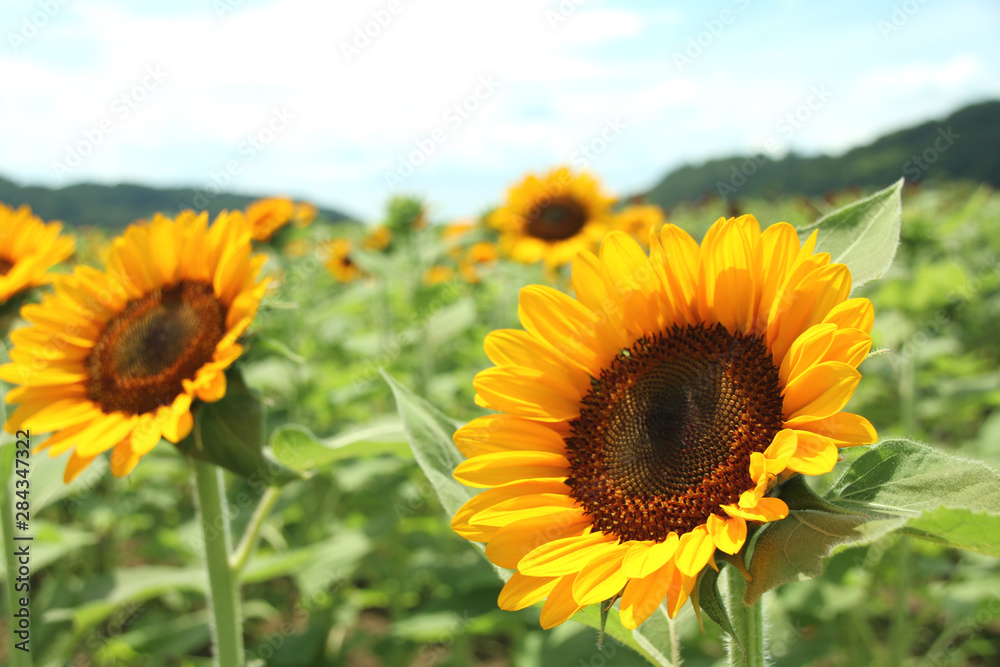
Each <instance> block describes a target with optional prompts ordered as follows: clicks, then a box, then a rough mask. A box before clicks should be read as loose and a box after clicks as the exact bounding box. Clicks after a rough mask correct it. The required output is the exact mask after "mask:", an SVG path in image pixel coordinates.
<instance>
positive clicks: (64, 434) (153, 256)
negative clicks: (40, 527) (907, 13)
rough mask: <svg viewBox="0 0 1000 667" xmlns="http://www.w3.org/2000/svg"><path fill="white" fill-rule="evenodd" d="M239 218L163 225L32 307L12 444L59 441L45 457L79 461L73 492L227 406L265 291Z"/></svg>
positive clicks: (18, 342) (12, 375)
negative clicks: (205, 409)
mask: <svg viewBox="0 0 1000 667" xmlns="http://www.w3.org/2000/svg"><path fill="white" fill-rule="evenodd" d="M250 253H251V248H250V228H249V226H248V225H247V223H246V220H245V218H244V217H243V215H242V214H241V213H230V214H223V215H220V216H219V217H218V218H216V220H215V222H214V223H213V224H212V225H211V227H209V226H208V216H207V214H205V213H202V214H200V215H199V214H195V213H193V212H191V211H186V212H183V213H181V214H180V215H178V216H177V218H176V219H172V218H167V217H165V216H162V215H156V216H155V217H154V218H153V220H152V221H151V222H150V223H149V224H148V225H137V226H132V227H130V228H129V229H128V230H126V231H125V233H124V234H123V235H122V236H120V237H118V238H117V239H115V240H114V242H113V244H112V248H111V251H110V253H109V256H108V261H107V268H106V269H105V270H104V271H99V270H97V269H93V268H90V267H86V266H78V267H77V268H76V269H75V271H74V272H73V274H72V275H68V276H61V277H59V278H58V279H57V280H56V281H55V285H54V286H55V293H54V294H50V295H47V296H46V297H45V299H44V300H43V301H42V303H41V304H38V305H28V306H25V307H24V309H23V310H22V315H23V317H24V318H25V319H26V320H28V322H30V323H31V326H29V327H26V328H23V329H18V330H16V331H14V332H13V333H12V334H11V341H12V342H13V343H14V349H13V350H12V351H11V363H9V364H6V365H4V366H2V367H0V378H3V379H4V380H6V381H7V382H10V383H13V384H15V385H19V386H17V387H16V388H14V389H12V390H11V391H10V392H8V394H7V396H6V401H7V402H8V403H16V404H18V407H17V409H16V410H15V411H14V412H13V414H11V415H10V418H9V419H8V421H7V429H8V430H9V431H10V432H14V431H17V430H19V429H29V430H31V431H32V432H33V433H36V434H41V433H45V432H52V435H51V436H50V437H49V438H48V439H47V440H46V441H45V442H44V443H42V444H41V446H40V447H39V449H48V450H49V455H50V456H53V457H55V456H59V455H60V454H63V453H65V452H67V451H72V454H71V455H70V458H69V461H68V463H67V464H66V470H65V474H64V478H65V480H66V481H67V482H68V481H70V480H72V479H73V478H74V477H76V476H77V475H78V474H79V473H80V472H81V471H82V470H83V469H84V468H85V467H86V466H87V465H89V464H90V462H91V461H93V460H94V459H95V458H96V457H97V456H99V455H100V454H101V453H102V452H104V451H107V450H112V453H111V470H112V472H113V473H114V474H115V475H116V476H119V477H120V476H123V475H126V474H128V473H129V472H131V471H132V469H133V468H134V467H135V465H136V464H137V463H138V461H139V459H140V458H142V457H143V456H144V455H146V454H147V453H148V452H149V451H150V450H151V449H152V448H153V447H154V446H155V445H156V444H157V443H158V442H159V441H160V438H161V437H164V438H166V439H168V440H170V441H171V442H174V443H177V442H179V441H180V440H182V439H183V438H185V437H186V436H187V435H188V433H189V432H190V431H191V427H192V423H193V420H192V415H191V405H192V401H194V400H195V399H199V400H202V401H207V402H213V401H218V400H219V399H220V398H222V397H223V396H224V395H225V393H226V376H225V373H224V372H225V369H226V368H228V367H229V366H230V365H231V364H232V363H233V362H234V361H235V360H236V359H237V358H238V357H239V356H240V354H241V353H242V351H243V347H242V346H241V345H240V344H239V343H238V342H237V340H238V339H239V338H240V337H241V336H242V335H243V334H244V333H245V332H246V330H247V328H248V327H249V326H250V323H251V322H252V321H253V318H254V316H255V314H256V312H257V307H258V305H259V303H260V300H261V298H262V297H263V294H264V290H265V289H266V287H267V281H265V280H259V279H258V274H259V273H260V269H261V267H262V265H263V263H264V261H265V257H264V256H262V255H257V256H251V254H250Z"/></svg>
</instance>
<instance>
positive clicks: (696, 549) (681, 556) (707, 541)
mask: <svg viewBox="0 0 1000 667" xmlns="http://www.w3.org/2000/svg"><path fill="white" fill-rule="evenodd" d="M714 552H715V545H714V544H712V537H711V536H710V535H709V534H708V528H706V527H705V526H704V525H701V526H698V527H697V528H695V529H694V530H692V531H690V532H688V533H684V534H683V535H681V537H680V542H679V543H678V544H677V553H676V554H674V562H675V563H677V569H679V570H680V571H681V572H682V573H684V574H686V575H688V576H691V577H695V576H697V575H698V573H699V572H701V570H702V569H703V568H704V567H705V566H706V565H708V561H709V559H710V558H711V557H712V554H713V553H714Z"/></svg>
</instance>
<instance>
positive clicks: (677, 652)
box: [660, 607, 681, 667]
mask: <svg viewBox="0 0 1000 667" xmlns="http://www.w3.org/2000/svg"><path fill="white" fill-rule="evenodd" d="M660 608H661V609H662V608H663V607H660ZM664 616H666V617H667V631H668V632H669V633H670V664H671V665H672V667H681V643H680V640H679V639H678V637H677V621H675V620H674V619H672V618H670V616H669V615H667V614H664Z"/></svg>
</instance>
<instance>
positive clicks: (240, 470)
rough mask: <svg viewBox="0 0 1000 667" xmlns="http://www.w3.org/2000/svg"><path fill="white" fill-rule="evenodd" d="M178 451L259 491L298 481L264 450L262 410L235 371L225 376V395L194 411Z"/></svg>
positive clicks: (232, 369) (293, 474) (297, 477)
mask: <svg viewBox="0 0 1000 667" xmlns="http://www.w3.org/2000/svg"><path fill="white" fill-rule="evenodd" d="M177 449H179V450H180V451H182V452H184V453H185V454H187V455H188V456H192V457H194V458H196V459H198V460H200V461H207V462H209V463H214V464H216V465H218V466H221V467H223V468H225V469H226V470H229V471H231V472H234V473H236V474H238V475H242V476H244V477H246V478H248V479H250V480H253V481H254V483H255V485H256V486H257V487H258V488H263V487H265V486H270V485H274V484H287V483H288V482H290V481H292V480H295V479H299V477H300V475H298V474H296V473H295V472H294V471H292V470H289V469H287V468H284V467H282V466H281V465H278V464H277V463H276V462H275V461H273V460H271V457H270V456H269V452H267V451H266V450H265V449H264V407H263V406H262V405H261V402H260V400H259V399H258V398H257V397H256V396H255V395H254V393H253V392H252V391H251V390H250V388H249V387H247V385H246V383H245V382H244V381H243V375H242V374H241V373H240V371H239V368H238V367H233V368H231V369H229V371H227V372H226V395H225V396H223V398H222V400H219V401H216V402H214V403H202V404H201V405H199V406H197V408H196V409H195V411H194V428H193V429H191V434H190V435H189V436H188V437H187V438H185V439H184V440H182V441H180V442H179V443H177Z"/></svg>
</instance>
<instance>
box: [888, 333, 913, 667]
mask: <svg viewBox="0 0 1000 667" xmlns="http://www.w3.org/2000/svg"><path fill="white" fill-rule="evenodd" d="M916 402H917V350H916V349H914V350H912V354H910V356H909V357H907V359H906V360H905V362H904V365H903V372H902V374H901V376H900V379H899V421H900V426H901V427H902V429H903V434H904V435H907V436H913V435H914V431H915V430H916V426H917V417H916V414H917V412H916ZM911 560H912V556H911V554H910V543H909V541H908V540H907V539H906V536H905V535H902V536H900V538H899V558H898V560H897V561H896V566H897V569H896V572H897V576H898V579H897V581H896V606H895V609H894V610H893V611H894V614H893V618H892V627H891V629H890V632H889V651H890V653H889V665H891V666H892V667H901V666H902V664H903V663H904V662H905V661H906V654H907V653H908V652H909V646H908V638H909V634H910V632H909V626H910V617H909V615H908V614H907V609H906V595H907V593H908V592H909V588H910V561H911Z"/></svg>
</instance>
